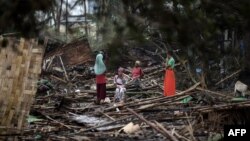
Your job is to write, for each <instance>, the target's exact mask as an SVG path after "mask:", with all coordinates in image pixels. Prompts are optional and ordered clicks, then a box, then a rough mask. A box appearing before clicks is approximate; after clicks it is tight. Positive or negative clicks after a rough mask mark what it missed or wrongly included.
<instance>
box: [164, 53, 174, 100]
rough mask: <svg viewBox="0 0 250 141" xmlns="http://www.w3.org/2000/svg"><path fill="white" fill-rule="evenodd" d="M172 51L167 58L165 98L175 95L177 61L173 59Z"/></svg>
mask: <svg viewBox="0 0 250 141" xmlns="http://www.w3.org/2000/svg"><path fill="white" fill-rule="evenodd" d="M172 55H173V54H172V51H168V53H167V58H166V63H165V67H166V71H165V78H164V96H173V95H175V74H174V65H175V60H174V58H173V57H172Z"/></svg>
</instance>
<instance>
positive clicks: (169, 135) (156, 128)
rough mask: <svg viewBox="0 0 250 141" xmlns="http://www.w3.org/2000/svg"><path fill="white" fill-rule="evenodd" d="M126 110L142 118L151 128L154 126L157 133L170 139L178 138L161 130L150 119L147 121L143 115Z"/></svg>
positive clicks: (174, 140) (175, 140)
mask: <svg viewBox="0 0 250 141" xmlns="http://www.w3.org/2000/svg"><path fill="white" fill-rule="evenodd" d="M127 110H128V111H129V112H131V113H132V114H134V115H135V116H137V117H138V118H139V119H140V120H142V121H143V122H145V123H146V124H148V125H149V126H151V127H152V128H154V129H155V130H156V131H158V132H159V133H161V134H162V135H163V136H165V137H167V138H170V139H171V140H172V141H178V139H177V138H176V137H174V136H173V135H171V134H170V133H169V132H168V131H167V132H165V131H162V130H160V129H159V128H158V127H156V126H155V125H154V124H153V123H151V122H150V121H147V120H146V119H145V118H144V117H143V116H141V115H139V114H137V113H136V112H135V111H134V110H132V109H130V108H127Z"/></svg>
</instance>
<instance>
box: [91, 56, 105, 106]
mask: <svg viewBox="0 0 250 141" xmlns="http://www.w3.org/2000/svg"><path fill="white" fill-rule="evenodd" d="M103 54H104V53H103V52H102V51H100V52H99V53H98V54H97V55H96V60H95V66H94V71H95V75H96V90H97V99H96V104H100V102H104V100H105V98H106V76H105V72H106V66H105V64H104V61H103V59H104V56H103Z"/></svg>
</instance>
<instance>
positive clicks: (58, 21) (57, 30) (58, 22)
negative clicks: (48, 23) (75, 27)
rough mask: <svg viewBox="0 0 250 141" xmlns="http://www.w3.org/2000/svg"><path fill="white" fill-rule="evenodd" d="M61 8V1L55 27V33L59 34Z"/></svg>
mask: <svg viewBox="0 0 250 141" xmlns="http://www.w3.org/2000/svg"><path fill="white" fill-rule="evenodd" d="M62 6H63V0H61V3H60V9H59V12H58V14H57V26H56V32H60V25H61V15H62Z"/></svg>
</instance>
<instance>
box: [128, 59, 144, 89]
mask: <svg viewBox="0 0 250 141" xmlns="http://www.w3.org/2000/svg"><path fill="white" fill-rule="evenodd" d="M140 65H141V62H140V61H138V60H137V61H135V66H134V68H133V69H132V72H131V73H132V82H133V84H134V85H135V86H136V87H137V88H140V87H141V84H140V79H141V78H142V77H143V75H144V72H143V71H142V68H141V67H140Z"/></svg>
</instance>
